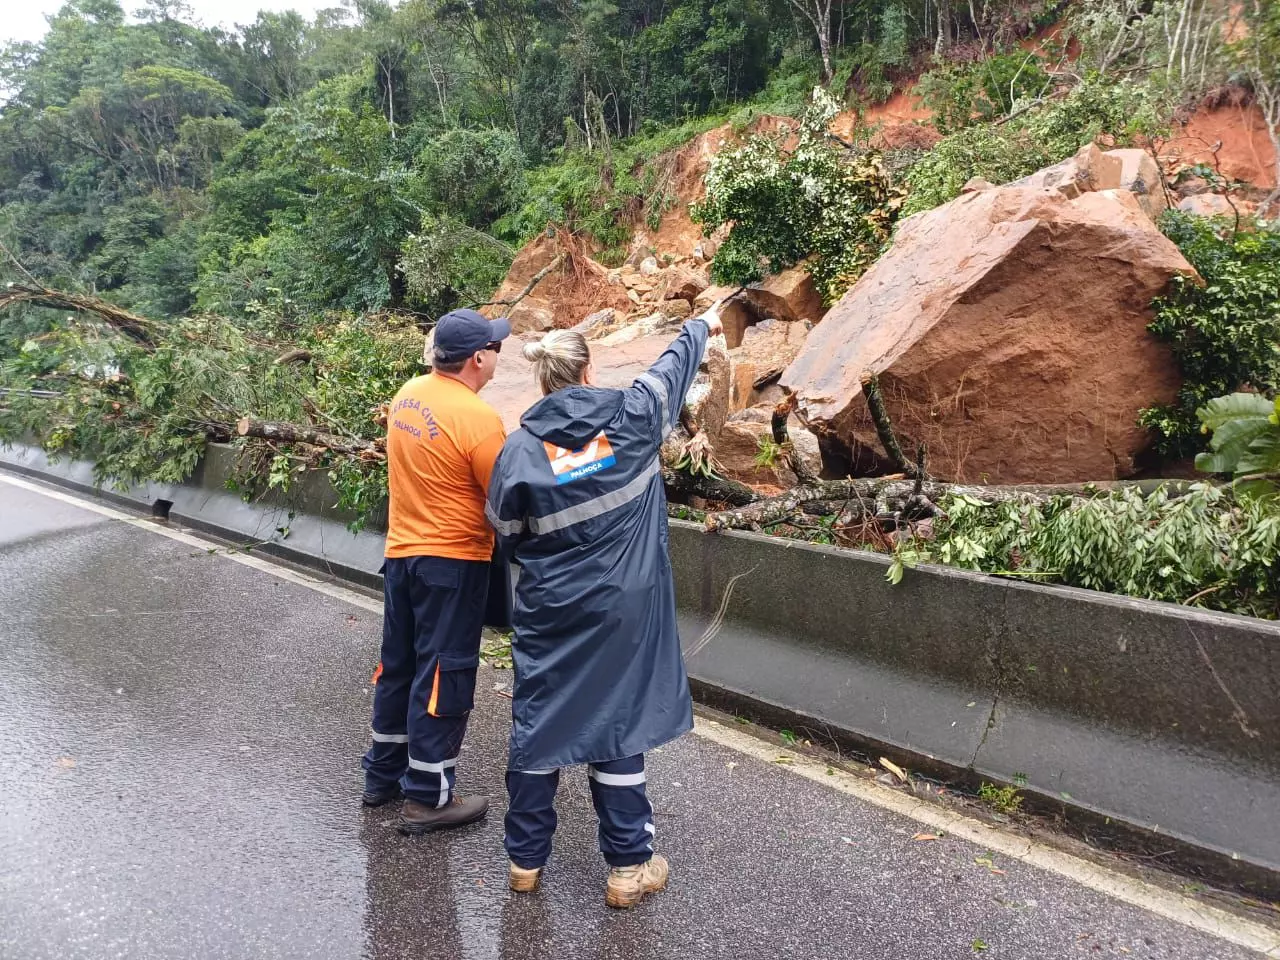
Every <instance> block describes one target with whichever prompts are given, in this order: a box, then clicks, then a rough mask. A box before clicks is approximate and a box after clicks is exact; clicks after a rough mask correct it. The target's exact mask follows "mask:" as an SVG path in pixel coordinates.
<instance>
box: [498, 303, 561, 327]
mask: <svg viewBox="0 0 1280 960" xmlns="http://www.w3.org/2000/svg"><path fill="white" fill-rule="evenodd" d="M507 319H508V320H509V321H511V332H512V333H541V332H542V331H544V330H551V329H552V328H554V327H555V325H556V315H555V311H554V310H553V309H552V308H551V305H550V304H549V303H547V302H546V301H545V300H542V299H539V298H535V297H525V299H523V300H521V301H520V302H519V303H517V304H516V305H515V306H514V307H512V308H511V313H510V314H509V315H508V316H507Z"/></svg>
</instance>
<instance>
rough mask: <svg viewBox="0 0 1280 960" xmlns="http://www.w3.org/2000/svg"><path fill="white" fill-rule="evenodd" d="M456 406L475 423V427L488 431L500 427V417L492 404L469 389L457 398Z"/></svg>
mask: <svg viewBox="0 0 1280 960" xmlns="http://www.w3.org/2000/svg"><path fill="white" fill-rule="evenodd" d="M458 408H459V410H460V411H462V412H463V413H464V414H465V416H466V417H467V419H468V420H470V421H471V422H472V423H474V424H475V425H476V427H477V428H479V429H481V430H484V431H485V432H488V431H489V430H490V429H492V428H495V427H496V428H497V429H499V430H501V429H502V417H501V416H499V414H498V411H497V410H495V409H494V408H493V406H492V405H491V404H490V403H489V402H488V401H487V400H485V399H484V397H482V396H480V395H479V394H478V393H474V392H472V391H470V390H468V391H467V392H466V396H464V397H462V398H461V399H460V400H459V403H458Z"/></svg>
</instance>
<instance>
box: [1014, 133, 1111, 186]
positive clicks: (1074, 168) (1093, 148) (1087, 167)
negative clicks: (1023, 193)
mask: <svg viewBox="0 0 1280 960" xmlns="http://www.w3.org/2000/svg"><path fill="white" fill-rule="evenodd" d="M1123 167H1124V164H1123V161H1121V160H1120V158H1119V157H1112V156H1108V155H1107V154H1105V153H1103V152H1102V151H1101V150H1100V149H1099V148H1098V146H1097V145H1096V144H1092V143H1091V144H1089V145H1088V146H1085V147H1081V148H1080V150H1079V151H1078V152H1077V153H1076V154H1075V156H1073V157H1069V158H1068V159H1066V160H1063V161H1062V162H1061V163H1055V164H1054V165H1053V166H1051V167H1045V168H1044V169H1043V170H1037V171H1036V172H1035V173H1033V174H1031V175H1030V176H1028V177H1023V178H1022V179H1021V180H1015V181H1013V183H1010V184H1007V186H1010V187H1026V188H1028V189H1032V190H1055V191H1057V192H1058V193H1061V194H1062V195H1063V196H1064V197H1067V198H1074V197H1078V196H1080V194H1082V193H1089V192H1092V191H1095V190H1110V189H1114V188H1115V187H1118V186H1120V177H1121V172H1122V170H1123Z"/></svg>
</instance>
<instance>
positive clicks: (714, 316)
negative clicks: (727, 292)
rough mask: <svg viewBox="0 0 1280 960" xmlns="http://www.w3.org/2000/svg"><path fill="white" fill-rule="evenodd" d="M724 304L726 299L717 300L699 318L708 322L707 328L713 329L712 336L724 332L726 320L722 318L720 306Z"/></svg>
mask: <svg viewBox="0 0 1280 960" xmlns="http://www.w3.org/2000/svg"><path fill="white" fill-rule="evenodd" d="M723 306H724V300H717V301H716V302H715V303H713V304H712V305H711V306H709V307H707V309H706V310H705V311H704V312H703V313H702V315H701V316H700V317H698V319H699V320H703V321H705V322H706V324H707V329H708V330H709V331H711V336H713V337H714V336H716V335H718V334H721V333H724V322H723V321H722V320H721V319H720V308H721V307H723Z"/></svg>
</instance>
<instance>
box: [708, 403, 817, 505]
mask: <svg viewBox="0 0 1280 960" xmlns="http://www.w3.org/2000/svg"><path fill="white" fill-rule="evenodd" d="M772 420H773V406H772V405H770V404H760V405H759V406H755V407H751V408H749V409H747V410H742V411H739V412H738V413H735V414H734V415H733V416H731V417H730V418H729V419H728V420H726V421H725V424H724V427H723V428H722V429H721V430H720V433H719V434H718V435H717V436H716V438H715V441H714V442H713V444H712V446H713V448H714V450H715V458H716V462H717V464H718V465H719V473H720V474H721V476H724V477H727V478H728V479H731V480H737V481H738V482H739V483H745V484H749V485H750V486H752V487H755V488H757V489H759V490H761V492H762V493H773V492H775V491H777V490H779V489H786V488H787V487H794V486H795V485H796V484H797V483H798V482H799V481H798V479H797V478H796V475H795V474H794V473H793V472H792V470H791V468H790V467H789V466H788V465H787V458H786V456H785V455H783V454H781V453H777V454H776V455H775V456H774V457H772V462H771V463H768V462H758V461H762V460H765V459H766V458H764V457H762V456H761V450H762V443H761V442H762V441H768V443H769V444H770V445H771V444H772V441H773V427H772ZM787 432H788V434H789V436H790V438H791V442H792V444H793V445H794V446H795V448H796V450H797V451H798V452H799V454H800V456H801V458H802V459H803V461H804V462H805V463H806V464H807V465H808V467H809V469H810V470H812V471H813V472H814V473H815V474H816V473H820V472H821V470H822V454H821V452H820V451H819V450H818V438H817V437H815V436H814V435H813V434H812V433H811V432H810V431H808V430H806V429H805V427H804V424H802V423H801V422H800V421H799V420H798V419H796V417H795V416H794V415H793V416H792V417H791V418H790V419H789V420H788V421H787Z"/></svg>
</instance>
